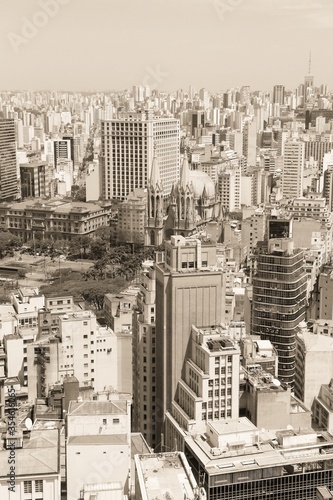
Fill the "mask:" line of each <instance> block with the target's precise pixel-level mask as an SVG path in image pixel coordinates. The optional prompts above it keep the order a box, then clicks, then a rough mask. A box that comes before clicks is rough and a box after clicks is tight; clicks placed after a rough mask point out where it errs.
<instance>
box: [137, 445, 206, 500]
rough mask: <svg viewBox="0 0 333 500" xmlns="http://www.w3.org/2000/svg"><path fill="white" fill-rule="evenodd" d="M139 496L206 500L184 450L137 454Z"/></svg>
mask: <svg viewBox="0 0 333 500" xmlns="http://www.w3.org/2000/svg"><path fill="white" fill-rule="evenodd" d="M134 460H135V498H136V499H137V500H157V499H163V498H165V499H174V500H184V499H186V500H206V493H205V490H204V489H203V488H199V485H198V483H197V481H196V480H195V478H194V476H193V473H192V471H191V468H190V466H189V464H188V462H187V460H186V458H185V455H184V453H182V452H173V453H159V454H156V453H152V454H148V455H135V457H134Z"/></svg>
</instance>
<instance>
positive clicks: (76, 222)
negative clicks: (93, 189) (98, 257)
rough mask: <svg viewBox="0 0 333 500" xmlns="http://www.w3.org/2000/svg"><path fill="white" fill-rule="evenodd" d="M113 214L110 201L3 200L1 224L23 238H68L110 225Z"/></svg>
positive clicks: (0, 206)
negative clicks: (39, 236) (38, 235)
mask: <svg viewBox="0 0 333 500" xmlns="http://www.w3.org/2000/svg"><path fill="white" fill-rule="evenodd" d="M110 217H111V203H110V202H107V201H106V202H94V203H85V202H79V201H66V200H59V199H51V200H36V199H33V200H28V199H27V200H25V201H22V202H17V203H0V224H1V225H3V226H4V227H6V228H8V230H9V231H10V232H11V233H13V234H15V235H16V236H18V237H19V238H20V239H21V240H22V241H28V240H32V239H34V237H35V236H36V234H37V233H38V234H40V235H41V236H42V237H43V238H51V239H55V240H56V239H65V240H68V241H70V240H71V239H72V238H75V237H76V236H82V235H86V236H93V235H94V233H95V231H96V230H97V229H98V228H99V227H103V226H108V225H109V220H110Z"/></svg>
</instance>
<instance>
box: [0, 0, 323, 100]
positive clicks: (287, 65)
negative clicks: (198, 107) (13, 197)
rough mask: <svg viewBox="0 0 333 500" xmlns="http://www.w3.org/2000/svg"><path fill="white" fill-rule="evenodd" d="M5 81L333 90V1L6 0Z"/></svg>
mask: <svg viewBox="0 0 333 500" xmlns="http://www.w3.org/2000/svg"><path fill="white" fill-rule="evenodd" d="M0 13H1V16H0V33H1V45H0V47H1V49H0V56H1V59H0V60H1V73H0V89H2V90H18V89H34V90H38V89H63V90H65V89H67V90H107V89H119V90H122V89H124V88H130V87H131V86H132V85H135V84H138V85H139V84H148V85H149V86H151V87H153V88H156V87H158V88H159V89H160V90H167V91H172V90H176V89H179V88H183V89H186V90H188V87H189V85H190V84H192V85H194V86H195V87H196V88H197V89H199V88H202V87H205V88H207V89H209V90H211V91H219V90H225V89H227V88H230V87H236V86H240V85H250V86H251V90H256V89H262V90H271V89H272V86H273V85H274V84H284V85H285V86H286V87H287V88H295V87H296V86H297V85H298V84H299V83H301V82H303V80H304V75H305V74H306V73H307V72H308V59H309V51H310V50H311V52H312V73H313V75H314V77H315V84H318V85H319V84H321V83H327V84H328V87H329V89H330V90H333V64H332V55H331V54H332V40H333V0H0Z"/></svg>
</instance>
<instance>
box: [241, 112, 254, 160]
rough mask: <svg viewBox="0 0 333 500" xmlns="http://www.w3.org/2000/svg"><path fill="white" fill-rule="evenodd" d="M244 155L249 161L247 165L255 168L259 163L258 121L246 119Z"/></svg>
mask: <svg viewBox="0 0 333 500" xmlns="http://www.w3.org/2000/svg"><path fill="white" fill-rule="evenodd" d="M243 155H244V156H245V158H246V159H247V165H248V166H250V167H255V165H256V163H257V119H256V117H253V118H252V120H250V119H248V118H246V121H245V123H244V127H243Z"/></svg>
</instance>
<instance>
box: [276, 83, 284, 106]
mask: <svg viewBox="0 0 333 500" xmlns="http://www.w3.org/2000/svg"><path fill="white" fill-rule="evenodd" d="M284 91H285V89H284V85H274V88H273V103H274V104H284Z"/></svg>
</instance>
